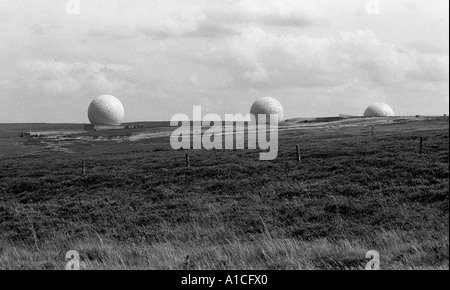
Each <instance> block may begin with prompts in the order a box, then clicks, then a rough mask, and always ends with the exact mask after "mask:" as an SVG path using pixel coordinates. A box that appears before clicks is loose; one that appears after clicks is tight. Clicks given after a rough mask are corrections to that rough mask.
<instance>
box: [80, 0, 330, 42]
mask: <svg viewBox="0 0 450 290" xmlns="http://www.w3.org/2000/svg"><path fill="white" fill-rule="evenodd" d="M147 9H149V7H147V6H139V9H138V7H129V8H128V9H127V10H125V11H123V12H122V16H121V18H120V19H119V20H117V21H116V22H115V23H114V24H113V25H109V24H105V25H104V26H100V27H95V28H92V29H91V30H90V31H89V32H88V35H89V36H91V37H94V38H97V37H107V38H111V39H124V38H132V37H137V36H140V35H144V36H147V37H151V38H155V39H166V38H212V37H215V38H218V37H224V36H230V35H236V34H239V31H240V29H239V25H248V24H251V23H253V24H260V25H268V26H288V27H306V26H313V25H323V24H325V23H326V20H325V18H324V15H323V13H321V12H320V11H319V10H317V9H316V8H314V6H312V5H311V4H309V3H308V2H307V1H303V0H240V1H229V2H227V3H226V6H225V7H221V8H218V7H217V6H213V7H208V6H207V5H204V6H202V7H199V8H197V9H196V10H194V11H182V10H180V11H177V10H175V11H172V13H170V14H169V15H161V16H159V17H154V18H152V19H148V18H147V19H146V18H142V17H139V16H138V17H133V15H135V14H136V13H137V15H141V14H142V13H143V12H142V11H146V10H147ZM180 9H181V7H180ZM134 18H137V19H138V20H136V19H134ZM127 19H128V20H129V21H125V20H127ZM117 22H119V23H120V24H117ZM130 23H131V24H130Z"/></svg>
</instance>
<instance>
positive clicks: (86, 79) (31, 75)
mask: <svg viewBox="0 0 450 290" xmlns="http://www.w3.org/2000/svg"><path fill="white" fill-rule="evenodd" d="M21 67H22V69H23V72H22V73H23V74H24V75H22V76H20V79H21V80H22V81H23V82H25V87H26V88H27V89H28V91H32V92H37V93H40V94H42V95H46V96H57V97H58V96H59V97H60V96H63V95H79V94H80V92H114V91H118V90H123V89H124V88H125V86H126V85H127V82H126V81H125V79H126V77H125V76H126V74H128V73H129V72H130V71H131V68H130V67H128V66H124V65H117V64H99V63H95V62H90V63H66V62H60V61H54V60H50V61H42V60H38V61H31V62H23V63H22V65H21Z"/></svg>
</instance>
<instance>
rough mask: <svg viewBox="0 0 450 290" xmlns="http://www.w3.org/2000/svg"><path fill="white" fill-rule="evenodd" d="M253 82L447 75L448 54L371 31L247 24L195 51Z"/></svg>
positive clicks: (318, 83)
mask: <svg viewBox="0 0 450 290" xmlns="http://www.w3.org/2000/svg"><path fill="white" fill-rule="evenodd" d="M198 60H199V61H200V62H202V63H204V64H205V65H207V64H208V63H209V64H211V65H213V66H216V67H223V68H224V69H225V70H227V71H228V73H229V74H230V75H232V76H234V77H235V80H236V82H237V83H239V84H241V85H244V86H250V87H254V88H275V89H279V88H289V87H312V86H314V87H323V86H325V87H327V86H331V87H332V86H337V85H341V84H345V83H348V82H351V81H354V80H355V79H356V80H360V81H364V82H366V83H371V84H375V85H380V86H385V85H395V84H401V83H404V82H408V81H424V82H428V81H434V82H445V81H448V67H449V63H448V56H439V55H432V54H424V53H420V52H418V51H415V50H408V51H406V50H404V49H402V48H401V47H399V46H397V45H394V44H390V43H386V42H382V41H381V40H380V39H378V38H377V36H376V35H375V34H374V33H372V32H371V31H356V32H345V33H341V34H339V35H338V36H334V37H331V36H330V37H322V38H315V37H307V36H303V35H300V36H299V35H292V34H290V35H277V34H275V33H270V32H266V31H264V30H262V29H261V28H257V27H251V28H248V29H245V30H244V31H243V32H242V34H241V35H239V36H236V37H233V38H232V39H230V40H229V41H228V42H227V44H226V45H224V46H222V47H219V48H214V49H211V50H209V51H208V52H206V53H202V54H199V55H198Z"/></svg>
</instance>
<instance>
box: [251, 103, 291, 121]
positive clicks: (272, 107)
mask: <svg viewBox="0 0 450 290" xmlns="http://www.w3.org/2000/svg"><path fill="white" fill-rule="evenodd" d="M250 114H252V120H255V119H256V120H258V115H266V120H267V122H268V121H269V120H270V115H273V114H276V115H278V116H277V121H278V122H281V121H283V120H284V109H283V106H282V105H281V104H280V102H278V101H277V100H276V99H274V98H270V97H264V98H261V99H259V100H257V101H256V102H254V103H253V105H252V108H251V109H250Z"/></svg>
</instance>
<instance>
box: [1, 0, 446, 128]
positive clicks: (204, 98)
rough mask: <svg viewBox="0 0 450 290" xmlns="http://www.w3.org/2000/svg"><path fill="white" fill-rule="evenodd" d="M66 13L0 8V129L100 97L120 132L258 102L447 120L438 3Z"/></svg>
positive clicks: (257, 2) (118, 3) (21, 2)
mask: <svg viewBox="0 0 450 290" xmlns="http://www.w3.org/2000/svg"><path fill="white" fill-rule="evenodd" d="M73 1H75V0H73ZM371 1H373V2H372V3H375V2H376V0H371ZM68 2H70V1H69V0H40V1H30V0H0V68H1V69H0V122H80V123H83V122H88V119H87V107H88V106H89V103H90V102H91V100H92V99H93V98H94V97H96V96H98V95H102V94H112V95H114V96H116V97H118V98H119V99H120V100H121V101H122V103H123V104H124V106H125V110H126V117H125V121H128V122H129V121H141V120H149V121H153V120H169V119H170V118H171V117H172V115H174V114H177V113H186V114H188V115H191V114H192V106H194V105H201V106H202V108H203V114H207V113H216V114H219V115H224V114H229V113H242V114H246V113H248V111H249V108H250V106H251V104H252V103H253V101H254V100H256V99H258V98H260V97H265V96H270V97H274V98H276V99H278V100H279V101H280V102H281V103H282V104H283V106H284V108H285V115H286V117H287V118H293V117H314V116H335V115H339V114H362V113H363V111H364V109H365V108H366V107H367V106H368V105H369V104H371V103H373V102H377V101H382V102H386V103H388V104H389V105H391V107H392V108H393V109H394V111H395V112H396V114H398V115H416V114H439V115H441V114H444V113H447V114H448V112H449V108H448V107H449V38H448V34H449V14H448V10H449V7H448V6H449V1H448V0H389V1H388V0H379V10H378V9H377V5H376V3H375V4H374V5H369V8H371V9H369V10H368V9H366V6H367V5H366V4H367V2H368V0H342V1H335V0H318V1H301V0H220V1H219V0H161V1H156V0H150V1H149V0H79V2H80V10H79V14H70V13H67V11H69V12H73V11H75V12H76V10H73V9H69V10H67V9H66V8H67V3H68ZM69 8H73V6H69ZM368 12H369V13H368Z"/></svg>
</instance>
